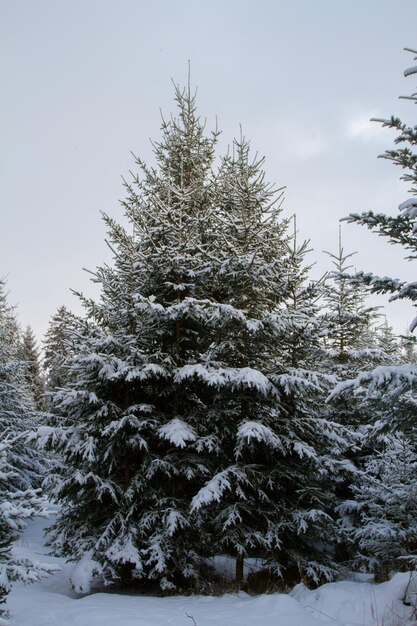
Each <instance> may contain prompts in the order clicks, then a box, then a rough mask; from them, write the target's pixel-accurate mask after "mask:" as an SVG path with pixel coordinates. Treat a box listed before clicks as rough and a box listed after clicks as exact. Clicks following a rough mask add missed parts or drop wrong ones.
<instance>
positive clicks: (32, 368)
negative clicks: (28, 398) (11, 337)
mask: <svg viewBox="0 0 417 626" xmlns="http://www.w3.org/2000/svg"><path fill="white" fill-rule="evenodd" d="M19 356H20V359H21V360H22V361H23V362H24V363H25V377H26V380H27V384H28V386H29V389H30V390H31V392H32V396H33V400H34V403H35V408H36V409H37V410H38V411H43V410H44V408H45V403H44V398H43V394H44V393H45V380H44V375H43V372H42V366H41V360H40V354H39V349H38V346H37V342H36V338H35V335H34V333H33V330H32V328H31V327H30V326H28V327H27V328H26V330H25V332H24V333H23V335H22V339H21V346H20V354H19Z"/></svg>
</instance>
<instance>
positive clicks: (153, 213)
mask: <svg viewBox="0 0 417 626" xmlns="http://www.w3.org/2000/svg"><path fill="white" fill-rule="evenodd" d="M176 100H177V104H178V108H179V114H178V119H171V120H170V121H169V122H164V123H163V126H162V140H161V142H160V143H158V144H155V146H154V147H155V156H156V167H154V168H148V167H147V166H146V165H145V164H144V163H143V162H141V161H140V160H139V159H138V160H137V163H138V165H139V168H140V170H141V178H139V177H135V178H134V180H133V182H132V183H129V184H128V183H126V187H127V199H126V201H125V202H124V203H123V204H124V207H125V213H126V217H127V220H128V221H129V223H130V226H129V231H130V232H133V236H132V235H130V234H128V233H127V232H126V230H124V229H123V228H122V227H121V226H120V225H118V224H116V223H115V222H114V220H112V219H110V218H109V217H107V216H104V219H105V221H106V224H107V227H108V231H109V245H110V247H111V249H112V250H113V253H114V263H113V265H112V266H104V267H102V268H99V269H98V270H97V271H96V273H95V276H94V280H95V281H97V282H98V283H99V284H100V286H101V298H100V301H99V302H98V303H96V302H92V301H88V300H85V299H84V300H83V301H84V304H85V306H86V311H87V319H86V321H85V322H82V321H80V322H79V323H78V328H77V329H76V332H75V333H72V337H73V341H74V343H73V349H72V350H71V352H72V356H70V358H69V359H68V360H67V363H68V366H69V370H68V376H67V379H66V388H65V389H62V390H59V391H57V392H56V393H55V394H54V401H53V410H54V412H55V414H56V415H58V416H61V417H60V418H58V419H57V424H56V425H55V426H54V427H51V428H49V429H48V428H46V429H41V432H40V436H41V437H42V438H43V440H44V442H45V445H49V446H51V447H52V448H53V449H54V450H55V451H56V452H58V453H60V454H61V455H62V457H63V458H64V461H65V467H64V469H63V473H62V475H61V476H58V477H57V485H56V488H55V494H56V497H57V498H58V499H59V501H60V502H61V503H62V510H61V514H60V516H59V518H58V520H57V523H56V524H55V526H54V528H53V531H52V536H51V540H52V544H53V545H54V546H55V548H57V549H60V551H61V552H62V553H63V554H64V555H66V556H68V557H69V558H70V559H72V560H75V561H79V560H80V559H83V567H85V566H86V565H85V564H86V562H87V561H88V562H89V563H90V566H91V570H92V571H93V570H96V571H100V572H101V573H102V575H103V576H104V578H105V579H106V580H107V581H109V582H112V581H115V580H117V579H122V581H123V582H125V583H130V582H131V581H132V580H134V579H141V580H144V581H156V582H157V583H158V584H159V585H160V587H161V588H162V589H165V590H169V589H172V588H174V587H184V586H189V585H191V584H194V581H195V580H196V578H197V574H198V572H197V566H198V553H197V550H198V551H200V552H204V550H205V542H204V532H203V531H202V529H201V528H199V527H198V525H197V523H196V522H193V523H192V522H191V520H190V515H189V508H190V502H191V498H192V496H193V495H194V494H195V493H196V492H197V491H198V489H199V487H201V486H202V484H203V481H204V480H205V479H206V478H207V476H208V475H209V470H208V468H207V466H206V464H205V461H206V459H205V455H204V451H205V450H211V449H213V447H214V445H215V442H214V441H213V437H211V436H210V424H209V423H208V421H207V402H208V399H209V397H210V393H212V392H210V385H208V384H207V383H206V382H204V383H202V382H201V381H198V380H196V377H195V375H194V373H195V372H196V371H198V368H199V361H200V355H201V354H202V353H205V351H206V349H207V346H208V343H209V337H208V331H207V326H208V323H209V321H210V319H211V317H212V315H213V314H215V312H216V310H217V309H218V308H219V307H218V306H217V309H216V308H214V309H213V307H212V306H210V305H211V303H210V301H209V300H208V299H207V298H206V296H207V288H206V283H207V281H208V277H209V276H210V275H211V274H212V272H213V270H212V267H211V262H210V261H209V258H208V256H207V253H206V249H207V248H208V247H213V246H212V244H211V243H210V241H211V238H212V235H211V231H212V226H211V214H212V211H213V202H212V180H211V177H212V174H211V167H212V162H213V158H214V145H215V142H216V133H214V134H213V135H211V136H206V135H205V132H204V127H203V124H202V123H201V121H200V120H199V118H198V116H197V114H196V109H195V102H194V98H193V97H192V96H191V94H190V92H189V91H188V92H185V93H182V92H180V91H179V90H177V91H176ZM213 311H214V313H213ZM201 368H202V366H201ZM75 582H76V581H75ZM85 590H86V589H84V591H85Z"/></svg>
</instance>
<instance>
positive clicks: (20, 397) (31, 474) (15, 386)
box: [0, 281, 44, 489]
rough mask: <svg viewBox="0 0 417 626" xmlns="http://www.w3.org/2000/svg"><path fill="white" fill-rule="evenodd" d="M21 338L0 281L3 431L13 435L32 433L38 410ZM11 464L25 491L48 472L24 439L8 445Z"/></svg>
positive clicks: (0, 422) (0, 413)
mask: <svg viewBox="0 0 417 626" xmlns="http://www.w3.org/2000/svg"><path fill="white" fill-rule="evenodd" d="M19 356H20V335H19V326H18V323H17V320H16V316H15V312H14V309H13V307H11V306H10V305H9V304H8V302H7V294H6V290H5V284H4V282H2V281H0V430H1V432H3V433H4V432H6V431H7V432H8V433H10V434H11V435H12V436H14V435H17V434H21V433H26V432H28V431H30V430H31V429H32V428H33V427H34V425H35V423H36V420H35V416H36V411H35V407H34V402H33V397H32V393H31V390H30V388H29V386H28V384H27V381H26V376H25V374H26V372H25V362H23V361H21V360H20V358H19ZM8 461H9V462H10V464H11V465H12V466H13V468H14V471H15V472H16V473H17V474H18V478H16V481H17V485H18V486H19V488H21V489H27V488H30V487H34V486H39V484H40V481H41V477H42V474H43V472H44V459H43V456H42V455H41V454H40V453H39V452H38V451H37V450H36V449H35V448H33V447H32V446H30V445H28V444H27V442H26V439H25V438H24V437H19V438H18V439H17V440H16V442H15V443H14V445H13V446H8Z"/></svg>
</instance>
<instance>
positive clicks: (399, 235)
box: [333, 67, 417, 562]
mask: <svg viewBox="0 0 417 626" xmlns="http://www.w3.org/2000/svg"><path fill="white" fill-rule="evenodd" d="M416 73H417V67H412V68H410V69H408V70H406V72H405V74H406V75H412V74H416ZM410 99H411V100H414V101H416V97H415V94H414V95H412V96H411V97H410ZM379 121H380V122H382V123H383V125H384V126H386V127H389V128H394V129H396V130H398V131H399V133H400V134H399V135H398V136H397V138H396V140H395V143H396V144H397V145H398V146H400V147H398V148H397V149H394V150H387V151H386V152H385V153H384V154H383V155H382V157H383V158H386V159H388V160H390V161H392V162H393V163H394V164H395V165H399V166H400V167H401V168H402V169H403V170H404V174H403V176H402V179H403V180H405V181H406V182H408V183H411V188H410V192H411V194H412V196H414V197H412V198H410V199H408V200H406V201H405V202H403V203H402V204H401V205H400V207H399V208H400V214H399V215H397V216H395V217H392V216H388V215H385V214H381V213H378V214H375V213H373V212H371V211H369V212H367V213H362V214H352V215H350V216H349V217H348V218H346V219H347V220H348V221H350V222H354V223H358V224H362V225H365V226H367V227H368V228H370V229H371V230H375V231H376V232H377V233H378V234H380V235H382V236H386V237H388V239H389V241H390V242H391V243H393V244H400V245H402V246H404V248H405V249H406V250H407V251H408V252H409V253H410V254H409V255H408V259H409V260H413V259H415V258H416V252H417V243H416V242H417V240H416V237H415V232H416V227H415V218H416V215H417V213H416V207H417V200H416V198H415V196H416V193H417V188H416V182H417V155H416V154H415V151H413V149H414V148H415V146H416V144H417V133H416V128H415V127H412V126H407V125H406V124H404V123H403V122H402V121H401V120H400V119H398V118H394V117H392V118H391V119H389V120H379ZM351 278H352V277H351ZM352 280H353V282H355V283H357V284H360V285H366V286H367V287H368V288H369V290H370V291H372V292H376V293H391V294H392V295H391V299H392V300H393V299H398V298H400V299H403V298H407V299H410V300H411V301H412V302H415V301H416V300H417V292H416V289H415V283H405V282H401V281H400V280H398V279H395V280H394V279H390V278H387V277H384V278H380V277H378V276H375V275H373V274H369V273H368V274H366V273H364V272H359V273H357V274H356V275H355V276H354V277H353V278H352ZM416 320H417V318H416ZM416 320H414V322H413V323H412V324H411V328H410V330H411V331H412V330H414V329H415V327H416V325H417V322H416ZM416 382H417V367H416V365H415V363H414V362H411V363H401V362H400V363H399V364H398V363H395V362H394V363H392V362H390V361H389V360H386V362H385V363H383V364H381V365H379V366H377V367H376V368H375V369H373V370H367V371H362V372H360V373H359V374H358V375H357V376H356V377H354V378H352V379H351V380H348V381H345V382H341V383H339V385H338V386H337V387H336V389H335V390H334V392H333V397H338V398H342V399H343V398H344V399H346V398H349V396H350V395H351V394H352V392H353V393H355V395H356V396H358V395H362V396H364V397H365V400H366V401H372V402H374V401H376V402H378V403H379V406H381V405H382V406H385V415H384V417H383V419H382V420H380V423H379V424H377V429H376V430H377V433H376V434H377V435H379V433H380V432H388V433H389V432H393V431H399V432H400V433H401V432H403V433H406V436H407V437H408V439H409V442H408V444H407V445H408V446H409V449H410V450H411V451H413V453H414V451H415V445H416V438H415V408H416V401H415V388H416ZM376 444H378V441H377V442H376ZM382 444H384V441H383V440H382ZM383 450H384V448H383ZM381 453H383V454H391V451H390V450H388V451H387V452H383V451H382V450H381ZM393 454H394V455H395V452H393ZM370 462H372V459H371V461H370ZM387 480H388V479H387ZM397 495H398V500H397V502H396V506H399V507H401V508H402V509H404V510H405V509H406V508H407V502H408V500H407V498H408V496H405V492H398V493H397ZM403 496H404V498H405V499H403V500H402V501H401V498H402V497H403ZM349 506H350V505H349ZM350 509H351V511H353V507H350ZM369 515H370V514H369ZM352 520H353V523H355V524H356V527H357V529H358V533H359V534H358V535H357V537H360V526H361V523H362V522H361V520H360V519H359V520H358V518H357V517H355V515H354V513H353V514H352ZM371 523H373V524H377V523H378V521H377V519H376V518H374V519H373V521H372V522H371V521H370V524H371ZM398 528H399V527H398ZM351 536H353V534H352V533H351ZM355 536H356V535H355ZM401 536H402V531H401V530H400V532H399V533H398V534H397V540H398V541H399V540H400V537H401ZM404 537H405V535H404ZM373 545H374V544H372V543H371V542H370V543H369V544H368V546H367V556H368V557H369V558H374V559H375V562H377V561H378V559H379V558H380V554H379V553H377V552H375V553H374V554H372V551H371V550H372V546H373ZM375 549H376V548H375ZM402 550H403V555H404V556H405V555H406V554H407V552H409V551H410V550H411V548H410V546H409V545H408V544H407V542H406V541H405V540H404V542H403V544H402ZM412 551H413V552H414V548H412Z"/></svg>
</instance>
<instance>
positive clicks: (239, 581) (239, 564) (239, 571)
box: [235, 554, 244, 589]
mask: <svg viewBox="0 0 417 626" xmlns="http://www.w3.org/2000/svg"><path fill="white" fill-rule="evenodd" d="M243 564H244V558H243V555H241V554H240V555H239V556H237V557H236V578H235V582H236V587H237V588H238V589H240V588H241V587H242V585H243Z"/></svg>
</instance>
